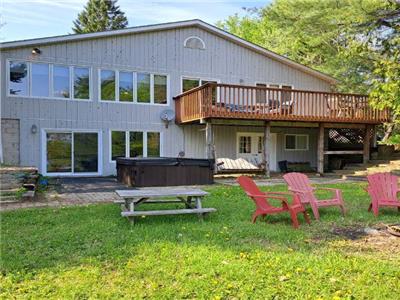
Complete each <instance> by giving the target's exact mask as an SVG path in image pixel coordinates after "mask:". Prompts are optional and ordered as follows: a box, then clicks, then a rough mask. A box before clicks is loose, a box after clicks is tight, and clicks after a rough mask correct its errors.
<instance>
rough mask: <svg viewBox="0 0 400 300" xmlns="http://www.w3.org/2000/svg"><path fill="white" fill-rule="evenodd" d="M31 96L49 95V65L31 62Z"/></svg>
mask: <svg viewBox="0 0 400 300" xmlns="http://www.w3.org/2000/svg"><path fill="white" fill-rule="evenodd" d="M32 96H35V97H48V96H49V65H48V64H36V63H33V64H32Z"/></svg>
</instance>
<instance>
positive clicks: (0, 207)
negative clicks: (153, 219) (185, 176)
mask: <svg viewBox="0 0 400 300" xmlns="http://www.w3.org/2000/svg"><path fill="white" fill-rule="evenodd" d="M255 180H256V182H257V184H258V185H260V186H273V185H277V184H283V183H284V181H283V179H282V178H271V179H265V178H261V177H260V178H256V179H255ZM215 181H216V184H222V185H228V186H235V185H237V183H236V178H235V177H226V176H225V177H217V178H216V179H215ZM311 181H312V183H316V184H335V183H344V182H350V181H349V180H344V179H335V178H325V177H314V178H311ZM117 189H119V190H121V189H131V188H129V187H126V186H124V185H122V184H120V183H118V182H117V180H116V178H114V177H84V178H83V177H81V178H58V179H56V181H55V184H54V185H52V186H51V188H50V190H49V191H48V192H46V193H45V194H44V195H41V196H39V198H38V199H37V200H36V201H20V202H14V203H1V202H0V211H9V210H15V209H22V208H38V207H39V208H40V207H65V206H74V205H90V204H98V203H112V202H114V200H120V198H119V197H118V196H117V194H116V193H115V190H117Z"/></svg>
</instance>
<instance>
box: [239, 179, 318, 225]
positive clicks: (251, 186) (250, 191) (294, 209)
mask: <svg viewBox="0 0 400 300" xmlns="http://www.w3.org/2000/svg"><path fill="white" fill-rule="evenodd" d="M237 182H238V183H239V184H240V186H241V187H242V188H243V190H244V191H245V192H246V194H247V196H249V197H250V198H251V199H252V200H253V201H254V203H255V205H256V210H255V212H254V213H253V216H252V219H251V220H252V222H253V223H255V222H256V220H257V217H258V216H263V217H265V216H266V215H271V214H277V213H283V212H289V214H290V217H291V219H292V223H293V227H294V228H298V227H299V221H298V219H297V214H298V213H303V215H304V218H305V219H306V222H307V223H308V224H310V219H309V217H308V215H307V212H306V211H305V209H304V207H303V205H302V204H301V203H300V201H299V199H298V197H297V195H296V194H292V193H278V192H267V193H265V192H262V191H260V189H259V188H258V187H257V185H256V184H255V182H254V181H253V180H252V179H251V178H249V177H247V176H240V177H239V178H238V179H237ZM288 196H291V197H292V198H293V203H292V204H289V202H288V200H287V198H288ZM268 199H276V200H279V201H281V202H282V207H276V206H272V205H271V204H270V203H269V202H268Z"/></svg>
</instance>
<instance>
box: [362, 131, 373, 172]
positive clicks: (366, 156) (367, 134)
mask: <svg viewBox="0 0 400 300" xmlns="http://www.w3.org/2000/svg"><path fill="white" fill-rule="evenodd" d="M371 128H372V126H371V125H366V126H365V131H364V144H363V146H364V149H363V163H364V164H366V163H367V162H368V161H369V154H370V148H371V136H370V133H371Z"/></svg>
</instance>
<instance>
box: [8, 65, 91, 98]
mask: <svg viewBox="0 0 400 300" xmlns="http://www.w3.org/2000/svg"><path fill="white" fill-rule="evenodd" d="M28 74H30V76H28ZM71 77H72V80H71ZM71 83H72V84H71ZM8 91H9V95H16V96H25V97H29V96H32V97H43V98H49V97H52V98H64V99H78V100H81V99H83V100H88V99H90V69H89V68H86V67H76V66H74V67H70V66H65V65H56V64H47V63H40V62H21V61H19V62H17V61H10V62H9V82H8Z"/></svg>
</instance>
